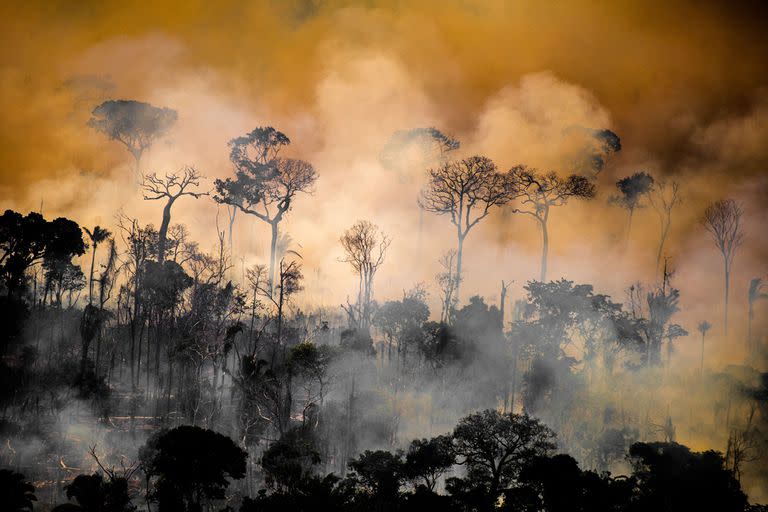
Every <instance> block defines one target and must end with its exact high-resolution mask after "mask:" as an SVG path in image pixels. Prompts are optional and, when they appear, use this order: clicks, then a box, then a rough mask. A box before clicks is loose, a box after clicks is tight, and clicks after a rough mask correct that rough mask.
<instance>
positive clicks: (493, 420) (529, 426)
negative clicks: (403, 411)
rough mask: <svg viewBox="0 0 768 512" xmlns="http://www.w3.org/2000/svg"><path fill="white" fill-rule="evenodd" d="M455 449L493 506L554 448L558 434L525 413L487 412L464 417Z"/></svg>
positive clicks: (456, 431)
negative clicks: (537, 459) (522, 473)
mask: <svg viewBox="0 0 768 512" xmlns="http://www.w3.org/2000/svg"><path fill="white" fill-rule="evenodd" d="M453 439H454V448H455V450H456V453H457V454H458V455H459V456H460V457H462V458H463V460H461V461H460V462H461V463H463V464H466V465H467V468H468V477H469V478H470V479H471V480H473V481H475V482H477V483H478V484H480V485H481V486H482V487H483V488H484V489H485V490H486V496H487V502H488V503H494V502H495V501H496V499H497V497H498V495H499V493H500V491H501V490H502V489H504V488H506V487H507V486H508V485H509V484H510V483H511V482H512V481H514V480H515V479H516V478H517V477H518V475H519V473H520V471H521V470H522V469H523V467H524V466H525V465H526V464H527V463H528V462H530V461H531V460H532V459H533V458H534V457H538V456H543V455H549V454H550V453H551V452H552V451H553V450H554V449H555V443H554V439H555V433H554V432H553V431H552V430H550V429H549V428H548V427H547V426H546V425H544V424H542V423H541V422H539V420H537V419H535V418H532V417H530V416H528V415H524V414H514V413H510V414H501V413H500V412H498V411H496V410H493V409H487V410H485V411H480V412H476V413H473V414H470V415H469V416H465V417H464V418H462V419H461V420H459V423H458V424H457V425H456V428H455V429H454V430H453Z"/></svg>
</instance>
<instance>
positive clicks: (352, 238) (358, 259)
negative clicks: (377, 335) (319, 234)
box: [340, 220, 391, 329]
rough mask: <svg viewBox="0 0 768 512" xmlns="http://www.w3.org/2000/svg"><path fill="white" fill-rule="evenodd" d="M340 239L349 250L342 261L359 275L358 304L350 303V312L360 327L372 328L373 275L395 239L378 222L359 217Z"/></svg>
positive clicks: (346, 249)
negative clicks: (392, 239)
mask: <svg viewBox="0 0 768 512" xmlns="http://www.w3.org/2000/svg"><path fill="white" fill-rule="evenodd" d="M340 241H341V246H342V247H343V248H344V253H345V257H344V259H343V260H342V261H344V262H345V263H349V264H350V265H351V266H352V270H353V271H354V272H355V274H357V277H358V289H357V302H356V304H355V306H354V307H353V306H352V305H348V309H347V314H349V316H350V318H351V319H354V321H355V323H356V325H357V327H358V328H360V329H368V327H369V326H370V325H371V315H372V313H373V311H372V307H371V306H372V302H373V278H374V277H375V276H376V272H377V271H378V270H379V267H380V266H381V265H382V264H383V263H384V256H385V255H386V253H387V248H389V244H390V242H391V240H390V239H389V237H387V235H386V234H384V233H383V232H382V231H381V230H380V229H379V227H378V226H377V225H376V224H373V223H371V222H369V221H367V220H358V221H357V222H355V224H354V225H352V227H351V228H349V229H347V230H346V231H344V234H343V235H342V237H341V239H340Z"/></svg>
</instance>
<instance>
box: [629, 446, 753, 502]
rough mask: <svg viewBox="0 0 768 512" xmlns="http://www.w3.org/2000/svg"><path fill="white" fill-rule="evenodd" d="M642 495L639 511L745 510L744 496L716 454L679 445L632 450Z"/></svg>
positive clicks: (639, 493)
mask: <svg viewBox="0 0 768 512" xmlns="http://www.w3.org/2000/svg"><path fill="white" fill-rule="evenodd" d="M629 455H630V457H632V459H633V461H634V476H635V477H636V478H637V481H638V487H639V492H638V495H637V498H636V499H637V507H638V510H663V511H673V510H722V511H724V512H728V511H732V512H736V511H742V510H744V507H745V506H746V504H747V499H746V496H745V494H744V493H743V492H742V491H741V489H740V486H739V482H738V481H737V480H736V479H735V478H734V476H733V474H732V473H731V472H730V471H728V470H726V469H725V468H724V467H723V457H722V455H721V454H719V453H717V452H714V451H707V452H701V453H699V452H692V451H691V450H690V449H689V448H687V447H686V446H683V445H680V444H677V443H635V444H633V445H632V446H631V447H630V449H629Z"/></svg>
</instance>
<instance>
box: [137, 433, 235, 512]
mask: <svg viewBox="0 0 768 512" xmlns="http://www.w3.org/2000/svg"><path fill="white" fill-rule="evenodd" d="M247 456H248V454H247V453H246V452H245V451H244V450H242V449H241V448H240V447H238V446H237V445H236V444H235V443H234V442H233V441H232V440H231V439H230V438H228V437H227V436H224V435H222V434H219V433H217V432H214V431H212V430H207V429H203V428H200V427H194V426H190V425H182V426H180V427H176V428H174V429H172V430H163V431H161V432H158V433H156V434H154V435H153V436H152V437H150V438H149V440H148V441H147V444H146V445H145V446H144V447H143V448H142V449H141V450H140V452H139V458H140V460H141V467H142V469H143V471H144V473H145V475H146V476H147V480H148V482H151V481H154V491H153V493H152V494H151V495H150V498H151V499H152V500H153V501H157V502H158V503H159V504H160V510H161V511H162V512H168V511H172V512H176V511H179V512H200V511H201V510H203V509H204V507H206V506H207V504H208V503H209V502H210V501H212V500H220V499H223V498H224V492H225V491H226V489H227V487H229V480H228V479H234V480H237V479H240V478H243V477H244V476H245V459H246V457H247ZM205 509H207V508H205Z"/></svg>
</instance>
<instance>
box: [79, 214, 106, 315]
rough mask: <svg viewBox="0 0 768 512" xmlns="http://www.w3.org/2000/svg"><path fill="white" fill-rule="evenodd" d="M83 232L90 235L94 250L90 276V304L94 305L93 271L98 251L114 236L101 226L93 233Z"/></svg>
mask: <svg viewBox="0 0 768 512" xmlns="http://www.w3.org/2000/svg"><path fill="white" fill-rule="evenodd" d="M83 231H85V234H86V235H88V238H89V239H90V241H91V247H92V248H93V249H92V251H91V270H90V272H89V275H88V304H93V269H94V267H95V266H96V249H97V248H98V246H99V244H100V243H102V242H105V241H107V240H108V239H109V237H110V236H112V233H110V232H109V230H107V229H104V228H102V227H101V226H96V227H95V228H93V231H91V230H89V229H88V228H83Z"/></svg>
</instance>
